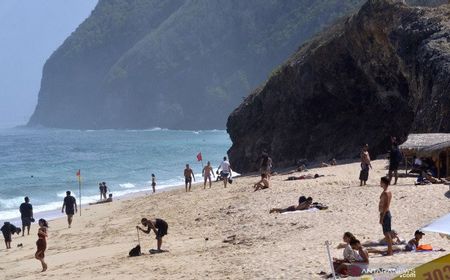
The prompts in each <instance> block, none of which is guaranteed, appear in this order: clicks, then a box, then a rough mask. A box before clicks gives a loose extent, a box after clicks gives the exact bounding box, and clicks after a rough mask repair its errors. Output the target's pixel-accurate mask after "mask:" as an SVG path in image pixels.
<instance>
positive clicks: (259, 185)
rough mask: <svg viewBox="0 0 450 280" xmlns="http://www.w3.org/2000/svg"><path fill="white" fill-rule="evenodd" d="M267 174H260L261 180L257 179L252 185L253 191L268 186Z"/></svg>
mask: <svg viewBox="0 0 450 280" xmlns="http://www.w3.org/2000/svg"><path fill="white" fill-rule="evenodd" d="M267 177H268V175H267V174H264V173H263V174H261V180H259V181H258V182H257V183H256V184H254V185H253V188H254V189H255V192H256V191H258V190H263V189H267V188H269V187H270V184H269V180H267Z"/></svg>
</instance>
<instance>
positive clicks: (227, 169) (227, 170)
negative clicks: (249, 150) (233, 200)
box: [216, 157, 231, 188]
mask: <svg viewBox="0 0 450 280" xmlns="http://www.w3.org/2000/svg"><path fill="white" fill-rule="evenodd" d="M219 170H220V177H221V178H222V180H223V186H224V187H225V188H226V187H227V183H228V177H229V176H230V177H231V166H230V162H229V161H228V160H227V157H223V161H222V163H221V164H220V165H219V167H218V168H217V172H216V173H217V174H218V173H219Z"/></svg>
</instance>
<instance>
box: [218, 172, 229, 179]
mask: <svg viewBox="0 0 450 280" xmlns="http://www.w3.org/2000/svg"><path fill="white" fill-rule="evenodd" d="M228 175H230V173H228V172H224V171H220V177H222V178H228Z"/></svg>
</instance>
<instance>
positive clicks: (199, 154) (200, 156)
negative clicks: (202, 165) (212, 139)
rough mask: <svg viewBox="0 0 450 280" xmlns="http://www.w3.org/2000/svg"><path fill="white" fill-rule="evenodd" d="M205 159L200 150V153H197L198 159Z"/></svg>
mask: <svg viewBox="0 0 450 280" xmlns="http://www.w3.org/2000/svg"><path fill="white" fill-rule="evenodd" d="M202 160H203V158H202V153H201V152H200V153H198V155H197V161H202Z"/></svg>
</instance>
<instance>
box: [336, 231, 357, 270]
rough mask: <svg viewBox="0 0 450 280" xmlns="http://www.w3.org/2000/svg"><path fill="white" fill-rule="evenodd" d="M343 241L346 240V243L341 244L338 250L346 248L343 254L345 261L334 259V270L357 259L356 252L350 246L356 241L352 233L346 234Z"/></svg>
mask: <svg viewBox="0 0 450 280" xmlns="http://www.w3.org/2000/svg"><path fill="white" fill-rule="evenodd" d="M342 239H343V240H344V242H345V243H344V244H339V246H338V247H337V248H338V249H341V248H344V252H343V256H344V258H343V259H337V258H333V266H334V270H337V268H338V267H339V265H341V264H343V263H351V262H354V261H355V260H356V258H357V254H356V252H355V251H354V250H353V249H352V247H351V246H350V241H352V240H354V239H356V237H355V236H354V235H353V234H352V233H351V232H345V233H344V236H343V237H342Z"/></svg>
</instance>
